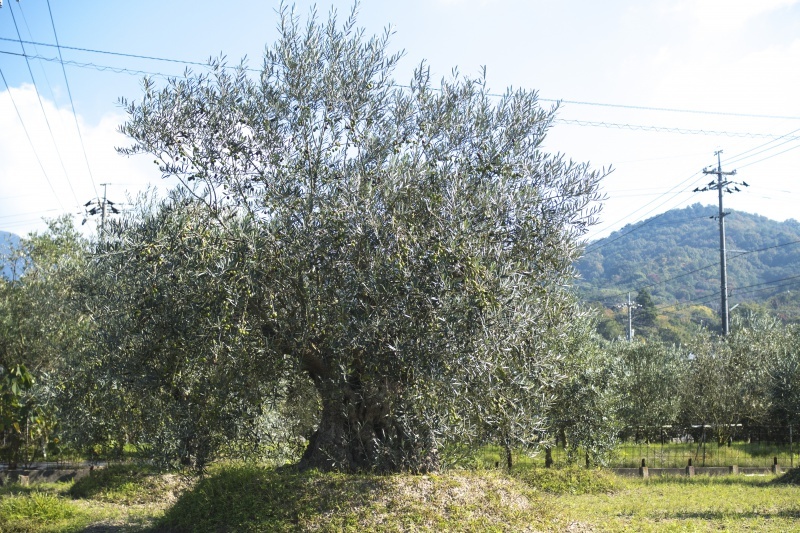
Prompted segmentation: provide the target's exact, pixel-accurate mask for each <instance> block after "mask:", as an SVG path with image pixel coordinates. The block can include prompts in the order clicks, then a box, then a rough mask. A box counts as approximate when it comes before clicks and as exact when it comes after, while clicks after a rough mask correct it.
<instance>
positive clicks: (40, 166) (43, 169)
mask: <svg viewBox="0 0 800 533" xmlns="http://www.w3.org/2000/svg"><path fill="white" fill-rule="evenodd" d="M0 78H2V79H3V85H4V86H5V88H6V94H8V97H9V98H11V104H12V105H13V106H14V111H16V113H17V117H19V122H20V124H22V131H24V132H25V138H26V139H28V143H29V144H30V145H31V150H33V155H34V157H35V158H36V162H37V163H39V168H41V169H42V174H43V175H44V179H45V181H47V185H48V186H49V187H50V190H51V191H52V192H53V196H55V199H56V201H57V202H58V205H60V206H61V209H64V204H63V203H61V198H60V197H59V196H58V193H57V192H56V189H55V188H54V187H53V182H52V181H50V176H48V175H47V170H45V168H44V164H43V163H42V158H41V157H39V153H38V152H37V151H36V145H35V144H33V139H31V134H30V133H29V132H28V128H27V127H26V126H25V121H24V120H22V114H21V113H20V112H19V107H17V102H16V101H15V100H14V95H13V94H11V88H10V87H9V86H8V82H7V81H6V77H5V74H3V70H2V69H0Z"/></svg>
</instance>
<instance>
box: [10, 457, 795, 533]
mask: <svg viewBox="0 0 800 533" xmlns="http://www.w3.org/2000/svg"><path fill="white" fill-rule="evenodd" d="M796 478H797V475H796V474H795V473H792V474H788V475H786V476H784V477H782V478H776V477H775V476H760V477H758V476H743V475H740V476H723V477H709V476H696V477H694V478H686V477H665V478H652V479H650V480H641V479H627V478H620V477H616V476H614V475H613V474H610V473H608V472H605V471H602V470H584V469H579V468H578V469H552V470H551V469H543V468H534V467H530V468H521V469H519V470H518V471H515V472H512V473H511V474H509V473H506V472H504V471H502V470H494V469H490V470H463V471H462V470H452V471H448V472H444V473H441V474H438V475H427V476H412V475H400V474H398V475H386V476H379V475H367V474H364V475H345V474H335V473H320V472H317V471H309V472H298V471H296V470H292V469H288V468H285V469H274V468H270V467H266V466H253V465H235V464H228V465H218V466H216V467H214V468H212V470H211V472H210V474H209V475H208V476H207V477H206V478H205V479H202V480H199V481H197V482H196V483H189V482H187V481H186V480H185V479H183V478H179V477H177V476H175V475H173V474H162V473H157V472H153V471H151V470H148V469H146V468H145V469H142V470H138V469H136V468H131V467H117V468H114V469H109V470H108V471H107V472H103V473H100V472H97V471H96V472H94V473H93V474H92V476H91V477H90V478H88V479H89V480H88V481H86V480H80V481H78V482H76V483H74V484H39V485H35V486H32V487H21V486H19V485H16V484H9V485H6V486H4V487H0V531H1V532H3V533H5V532H7V531H10V532H22V531H30V532H38V531H47V532H56V531H64V532H68V531H70V532H71V531H150V532H157V531H174V532H191V531H203V532H205V531H218V532H226V531H231V532H232V531H323V532H326V531H352V532H359V533H360V532H361V531H481V532H482V531H573V532H583V531H719V530H725V531H798V530H800V526H798V525H797V524H798V523H800V522H799V521H798V519H799V518H800V486H798V485H797V484H796V483H797V481H796ZM779 480H780V481H784V483H779V482H778V481H779ZM793 482H794V483H793Z"/></svg>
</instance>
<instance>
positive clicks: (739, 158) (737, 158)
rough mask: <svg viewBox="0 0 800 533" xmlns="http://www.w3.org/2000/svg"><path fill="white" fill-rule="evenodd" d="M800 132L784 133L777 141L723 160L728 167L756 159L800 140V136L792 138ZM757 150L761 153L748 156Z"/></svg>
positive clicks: (768, 142) (774, 140)
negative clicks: (759, 155)
mask: <svg viewBox="0 0 800 533" xmlns="http://www.w3.org/2000/svg"><path fill="white" fill-rule="evenodd" d="M798 131H800V129H796V130H793V131H790V132H789V133H784V134H783V135H781V136H780V137H778V138H777V139H772V140H771V141H767V142H765V143H764V144H760V145H758V146H756V147H754V148H751V149H749V150H745V151H744V152H741V153H740V154H737V155H735V156H733V157H730V158H726V159H723V163H725V164H726V165H730V164H733V163H738V162H739V161H742V160H744V159H750V158H751V157H754V156H756V155H758V154H761V153H764V152H768V151H769V150H773V149H775V148H776V147H778V146H783V145H784V144H786V143H788V142H791V141H794V140H797V139H800V136H797V135H795V136H793V137H790V136H791V135H792V134H794V133H797V132H798ZM786 137H789V138H788V139H786V140H785V141H783V142H782V143H780V144H776V145H775V146H772V147H769V148H764V147H765V146H769V145H770V144H773V143H774V142H776V141H779V140H781V139H783V138H786ZM760 148H764V149H763V150H759V149H760ZM755 150H759V151H758V152H756V153H754V154H751V155H746V154H749V153H750V152H753V151H755Z"/></svg>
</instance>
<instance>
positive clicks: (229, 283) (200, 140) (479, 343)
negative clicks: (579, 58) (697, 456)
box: [119, 8, 601, 469]
mask: <svg viewBox="0 0 800 533" xmlns="http://www.w3.org/2000/svg"><path fill="white" fill-rule="evenodd" d="M280 14H281V23H280V30H281V36H280V39H279V40H278V42H277V43H276V44H275V45H274V46H272V47H270V48H269V49H268V50H267V51H266V52H265V56H264V61H263V66H262V68H261V72H260V73H259V74H258V75H257V76H251V75H249V73H248V71H247V70H245V69H244V68H243V66H240V67H238V68H229V67H227V66H226V65H225V64H224V63H223V62H221V61H217V62H213V63H212V65H211V70H210V73H208V74H198V75H195V74H188V75H187V76H186V77H185V78H182V79H178V80H173V81H171V82H170V83H169V84H168V85H167V86H166V87H164V88H158V87H156V85H155V84H154V83H152V82H150V81H146V82H145V84H144V94H143V95H142V98H141V100H140V101H138V102H133V103H128V102H125V105H126V108H127V112H128V114H129V118H128V121H127V123H126V124H125V125H124V126H123V128H122V131H123V132H124V133H125V134H127V135H128V136H129V137H130V138H131V139H132V140H133V145H132V146H131V147H130V148H128V149H125V150H122V152H123V153H127V154H137V153H149V154H152V155H153V156H155V158H156V160H155V161H156V163H157V165H158V168H159V169H160V171H161V172H162V173H163V174H164V176H166V177H174V178H178V179H179V180H181V182H182V183H183V184H184V186H185V187H186V188H187V189H188V190H191V191H192V193H193V194H194V195H196V196H197V197H198V198H199V199H201V200H202V203H192V209H197V208H198V206H200V205H202V206H203V207H202V209H203V213H204V214H203V215H202V216H201V217H200V218H204V217H205V218H206V219H208V220H213V221H214V223H213V225H214V227H215V228H216V229H219V230H220V232H221V234H220V236H219V237H216V238H215V239H214V240H212V241H209V242H206V243H199V242H198V243H195V245H194V248H187V251H186V254H193V253H198V252H201V253H202V254H208V256H209V257H205V256H204V257H202V258H201V257H198V258H197V259H196V261H197V262H198V263H197V265H195V266H193V267H192V269H193V271H198V270H202V269H201V266H200V263H201V262H205V261H211V263H210V264H211V265H224V264H229V263H231V262H234V263H236V264H237V265H238V264H239V263H238V262H242V263H243V265H246V266H237V267H236V274H235V275H234V274H233V273H232V272H231V271H227V270H225V268H222V267H221V266H220V267H219V268H216V267H215V268H216V269H214V268H210V269H207V270H203V272H207V275H206V277H205V278H196V277H195V278H194V279H192V278H179V279H176V280H174V281H172V282H170V285H171V286H173V287H174V286H177V287H180V284H187V283H189V284H197V283H202V284H204V287H205V285H207V286H208V287H207V288H208V290H209V291H211V292H210V294H213V295H217V294H218V296H214V298H217V299H215V300H214V302H215V303H214V305H213V306H211V307H208V308H206V307H204V306H203V305H201V304H197V303H196V302H193V301H191V300H185V299H183V298H188V296H189V294H196V292H197V290H198V289H193V290H192V291H189V292H187V293H186V294H185V295H182V294H181V290H182V289H180V288H171V289H169V293H174V300H171V301H170V305H171V307H170V309H171V311H173V312H174V313H175V316H172V315H169V316H164V318H163V320H165V321H170V322H173V323H177V324H180V325H181V326H180V327H185V325H186V324H192V326H190V328H189V329H188V330H187V331H186V333H185V335H186V336H187V337H189V338H195V337H196V336H198V335H202V334H203V332H202V328H199V323H198V322H197V319H198V318H199V317H198V316H197V311H196V310H195V307H197V306H198V305H199V308H201V309H203V310H204V311H203V312H207V313H209V316H208V317H207V318H205V323H206V324H208V323H210V322H213V320H220V321H222V322H227V321H231V323H232V325H233V329H232V330H230V331H225V332H224V334H223V335H222V336H219V337H218V341H215V342H218V343H219V344H218V346H217V347H216V348H215V350H218V351H219V353H218V354H214V353H208V354H207V355H204V356H203V358H202V359H200V358H199V357H200V356H199V355H198V354H197V353H194V352H192V351H191V350H189V349H188V347H187V349H186V350H183V351H178V352H177V353H182V357H185V358H188V359H190V360H191V363H180V362H179V361H177V360H176V361H170V362H169V363H167V362H162V361H160V360H159V358H158V357H157V356H156V355H157V354H158V353H159V352H157V351H154V349H153V347H154V345H153V342H154V341H155V339H153V341H150V340H148V341H147V342H141V343H140V344H139V345H129V346H126V348H125V349H126V350H127V353H128V354H129V355H127V356H126V357H127V359H126V361H137V360H140V361H142V363H141V364H142V365H144V366H148V367H149V366H154V365H163V366H164V369H165V372H166V370H167V369H172V368H175V367H177V368H183V365H184V364H189V366H191V367H192V368H193V369H194V371H199V372H210V373H215V372H216V370H212V368H217V367H211V366H209V365H212V364H215V363H213V359H214V357H215V356H216V357H217V361H220V360H224V361H226V364H230V365H232V366H231V367H230V368H229V369H227V370H221V372H222V373H221V374H219V376H220V379H222V376H226V377H225V378H224V379H223V380H222V382H220V383H219V384H216V382H215V387H216V388H214V389H207V390H206V391H205V394H206V395H207V396H209V397H210V396H213V395H218V396H219V399H211V398H207V399H205V400H203V401H204V402H212V404H213V405H217V404H220V406H222V405H223V404H224V403H225V402H222V400H221V399H222V398H227V397H228V396H229V395H230V394H233V393H232V392H231V389H230V387H232V386H234V385H236V386H239V384H238V383H237V382H236V379H239V378H236V379H234V377H233V376H228V375H227V374H226V372H229V371H233V369H238V368H239V366H238V365H239V363H238V362H237V360H238V359H239V358H242V357H244V358H245V359H246V360H248V361H253V363H252V364H250V363H249V364H248V365H245V366H246V368H247V369H248V372H251V374H250V375H248V376H247V377H246V381H247V386H248V387H253V388H255V389H257V388H258V387H261V388H263V389H268V390H271V391H272V392H273V393H274V395H275V396H277V397H280V396H281V394H282V392H281V391H283V390H284V387H289V388H291V386H292V383H293V382H295V381H296V380H298V379H300V377H301V376H304V375H307V376H310V378H311V379H312V381H313V382H314V384H315V388H316V390H317V393H318V394H319V398H320V401H321V402H322V415H321V418H320V421H319V426H318V428H317V431H316V433H315V435H314V436H313V437H312V439H311V442H310V445H309V448H308V450H307V452H306V455H305V457H304V464H307V465H316V466H322V467H337V468H347V469H358V468H373V467H378V468H388V469H398V468H411V469H424V468H431V467H435V466H436V456H437V453H436V450H437V449H440V448H441V446H442V445H443V444H445V443H447V442H449V441H451V440H456V439H462V440H469V439H471V438H478V437H479V436H480V435H481V432H482V431H484V430H485V428H486V427H501V426H502V427H505V428H508V431H511V432H513V434H514V435H515V439H516V440H517V441H526V442H529V441H531V440H533V439H535V438H536V430H537V429H539V428H541V425H542V423H543V416H544V414H545V411H546V408H547V406H548V405H549V401H550V396H549V393H548V390H549V387H550V386H551V385H552V384H553V383H554V382H555V381H556V380H557V379H558V372H557V368H556V361H557V360H558V358H559V357H560V356H561V355H562V353H563V350H565V349H566V346H567V345H568V339H569V332H570V321H571V320H572V318H573V317H574V316H575V314H576V310H575V307H574V302H573V298H572V296H571V294H570V291H569V287H568V286H569V284H570V283H571V280H572V276H573V270H572V262H573V261H574V259H575V258H576V257H577V256H578V254H579V252H580V246H579V244H580V243H579V240H580V237H581V236H582V235H583V233H584V231H585V230H586V228H587V227H588V226H589V225H590V224H591V223H593V215H594V209H593V208H592V202H594V201H596V200H597V199H598V193H597V186H598V181H599V180H600V178H601V174H600V173H597V172H592V171H590V170H589V169H588V167H587V166H586V165H585V164H576V163H573V162H571V161H568V160H566V159H565V158H564V157H562V156H560V155H557V156H554V155H550V154H547V153H546V152H544V151H542V150H541V149H540V146H541V143H542V142H543V140H544V138H545V134H546V132H547V130H548V128H549V127H550V125H551V123H552V120H553V117H554V112H555V110H554V109H543V108H542V107H541V106H540V105H539V102H538V100H537V96H536V93H534V92H529V91H513V92H512V91H509V92H507V93H505V94H504V95H503V96H501V97H495V96H492V95H491V94H490V92H489V90H488V88H487V87H486V84H485V80H484V79H483V78H478V79H473V78H468V77H463V76H460V75H457V74H455V75H454V76H453V77H452V78H449V79H446V80H444V81H442V82H441V84H439V85H437V86H434V84H433V82H432V80H431V78H430V75H429V70H428V68H426V67H425V66H424V65H422V66H420V67H419V68H418V69H417V70H416V71H415V73H414V75H413V77H412V79H411V81H410V82H409V85H408V86H400V85H398V84H396V83H395V82H394V81H393V79H392V73H393V70H394V68H395V66H396V64H397V62H398V60H399V58H400V55H399V54H398V55H390V54H388V52H387V46H388V38H389V35H388V33H387V34H385V35H383V36H380V37H374V38H367V37H365V36H364V35H363V32H362V31H361V30H358V29H357V28H356V26H355V19H354V17H353V16H351V17H350V18H348V19H347V20H346V21H345V22H344V23H343V24H341V25H340V24H339V23H337V21H336V20H335V16H331V18H330V19H329V20H328V21H327V22H324V23H321V22H318V21H317V19H316V18H315V17H314V16H312V17H311V18H310V20H309V21H308V23H307V24H306V25H305V26H303V25H301V24H300V22H299V21H298V19H297V18H296V17H295V16H294V15H293V14H292V13H291V12H290V11H289V10H287V9H285V8H283V9H281V11H280ZM174 209H175V210H176V211H177V210H179V205H178V204H175V207H174ZM240 226H241V227H246V231H240V230H239V229H237V228H238V227H240ZM154 229H155V228H154ZM136 231H138V230H136ZM137 235H138V234H137ZM127 238H128V237H127V236H126V230H121V231H120V233H119V239H120V243H121V246H122V248H121V249H122V250H125V252H124V253H123V254H122V256H123V258H125V259H120V261H123V260H131V259H135V257H133V256H131V252H130V250H137V249H140V248H141V249H143V250H146V238H145V236H144V235H142V236H140V237H137V238H138V239H141V240H140V241H139V242H140V244H137V246H138V247H139V248H137V247H136V246H133V247H132V246H128V245H127V243H126V239H127ZM190 250H194V251H190ZM137 253H138V252H137ZM141 253H143V254H145V255H146V257H148V258H149V259H147V260H146V264H143V265H142V268H141V274H140V276H141V280H142V281H141V287H140V288H139V289H137V290H145V289H146V287H147V284H148V283H159V280H162V279H164V278H163V277H165V276H170V275H171V274H170V269H169V267H168V266H165V265H163V264H161V263H159V261H158V253H159V251H158V250H152V251H149V252H148V251H142V252H141ZM126 254H127V255H126ZM148 254H149V255H148ZM237 254H238V255H237ZM233 258H235V259H233ZM136 260H142V261H145V259H144V257H143V258H141V259H136ZM150 280H154V281H150ZM164 283H166V282H164ZM203 290H205V289H203ZM158 294H161V292H160V289H159V292H158ZM120 297H122V296H120ZM156 297H157V296H154V298H156ZM209 297H210V296H209ZM137 302H138V301H137ZM137 302H134V301H131V308H130V309H129V311H128V312H129V313H131V314H132V315H135V314H136V313H140V312H141V313H143V314H145V313H147V312H148V311H147V310H146V309H141V308H137V307H134V305H136V306H138V305H139V304H138V303H137ZM184 314H185V315H187V316H182V315H184ZM129 319H133V320H137V321H139V322H140V323H141V328H142V331H148V328H153V327H156V326H157V324H156V323H155V322H154V320H153V319H151V318H149V317H146V316H144V317H137V316H131V317H129ZM139 322H137V324H138V323H139ZM170 327H173V326H170ZM174 327H178V326H174ZM220 327H221V326H216V325H215V326H214V328H212V330H213V331H214V332H215V334H216V333H217V332H218V330H219V329H220ZM194 328H197V329H194ZM240 330H241V331H240ZM255 331H261V333H262V338H260V339H259V340H258V342H256V341H255V338H254V332H255ZM241 332H245V333H246V334H241V335H240V333H241ZM242 335H243V336H242ZM179 338H180V336H179ZM251 340H252V342H251ZM179 342H182V341H179ZM156 346H158V345H157V344H156ZM245 354H246V355H245ZM256 354H257V355H256ZM137 358H138V359H137ZM228 362H229V363H228ZM124 364H126V365H128V366H129V365H133V364H139V363H133V362H130V363H124ZM216 364H218V363H216ZM237 371H238V370H237ZM165 372H162V376H163V375H165ZM215 375H216V374H215ZM242 379H243V378H242ZM227 380H232V381H227ZM278 385H280V386H278ZM175 394H181V392H180V389H179V390H178V391H177V392H175ZM265 398H266V396H265ZM191 405H192V406H195V405H197V404H196V403H195V402H191ZM153 408H154V409H155V408H156V406H153ZM193 408H194V407H193ZM154 412H157V411H154ZM182 416H192V417H193V419H195V420H198V419H200V415H199V414H198V413H192V412H190V411H187V412H186V413H185V414H184V415H182ZM177 423H178V421H177V420H175V421H174V424H177Z"/></svg>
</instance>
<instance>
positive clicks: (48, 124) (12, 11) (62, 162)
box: [8, 4, 80, 205]
mask: <svg viewBox="0 0 800 533" xmlns="http://www.w3.org/2000/svg"><path fill="white" fill-rule="evenodd" d="M8 9H9V11H10V12H11V19H12V20H13V21H14V28H15V29H16V30H17V37H18V38H19V42H20V46H21V47H22V52H23V53H24V52H25V46H24V45H23V44H22V35H21V34H20V32H19V26H18V25H17V18H16V16H15V15H14V10H13V9H12V8H11V4H9V6H8ZM25 64H26V65H27V66H28V73H29V74H30V76H31V82H32V83H33V87H34V89H35V92H36V98H37V99H38V100H39V107H40V108H41V110H42V115H44V121H45V124H47V130H48V131H49V132H50V138H51V139H52V141H53V146H54V148H55V150H56V154H57V155H58V160H59V162H60V163H61V168H62V170H63V171H64V178H65V179H66V180H67V184H68V185H69V189H70V191H71V192H72V196H73V197H74V198H75V204H76V205H78V204H80V200H78V195H77V194H75V189H74V188H73V187H72V182H71V181H70V179H69V173H68V172H67V167H66V166H65V165H64V159H63V158H62V157H61V151H60V150H59V149H58V143H56V137H55V135H54V134H53V128H52V127H51V126H50V120H49V119H48V118H47V112H46V111H45V109H44V103H42V97H41V95H40V94H39V89H38V88H37V87H36V78H35V77H34V75H33V70H32V69H31V63H30V61H29V60H28V58H27V57H26V58H25ZM20 120H22V115H20Z"/></svg>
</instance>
